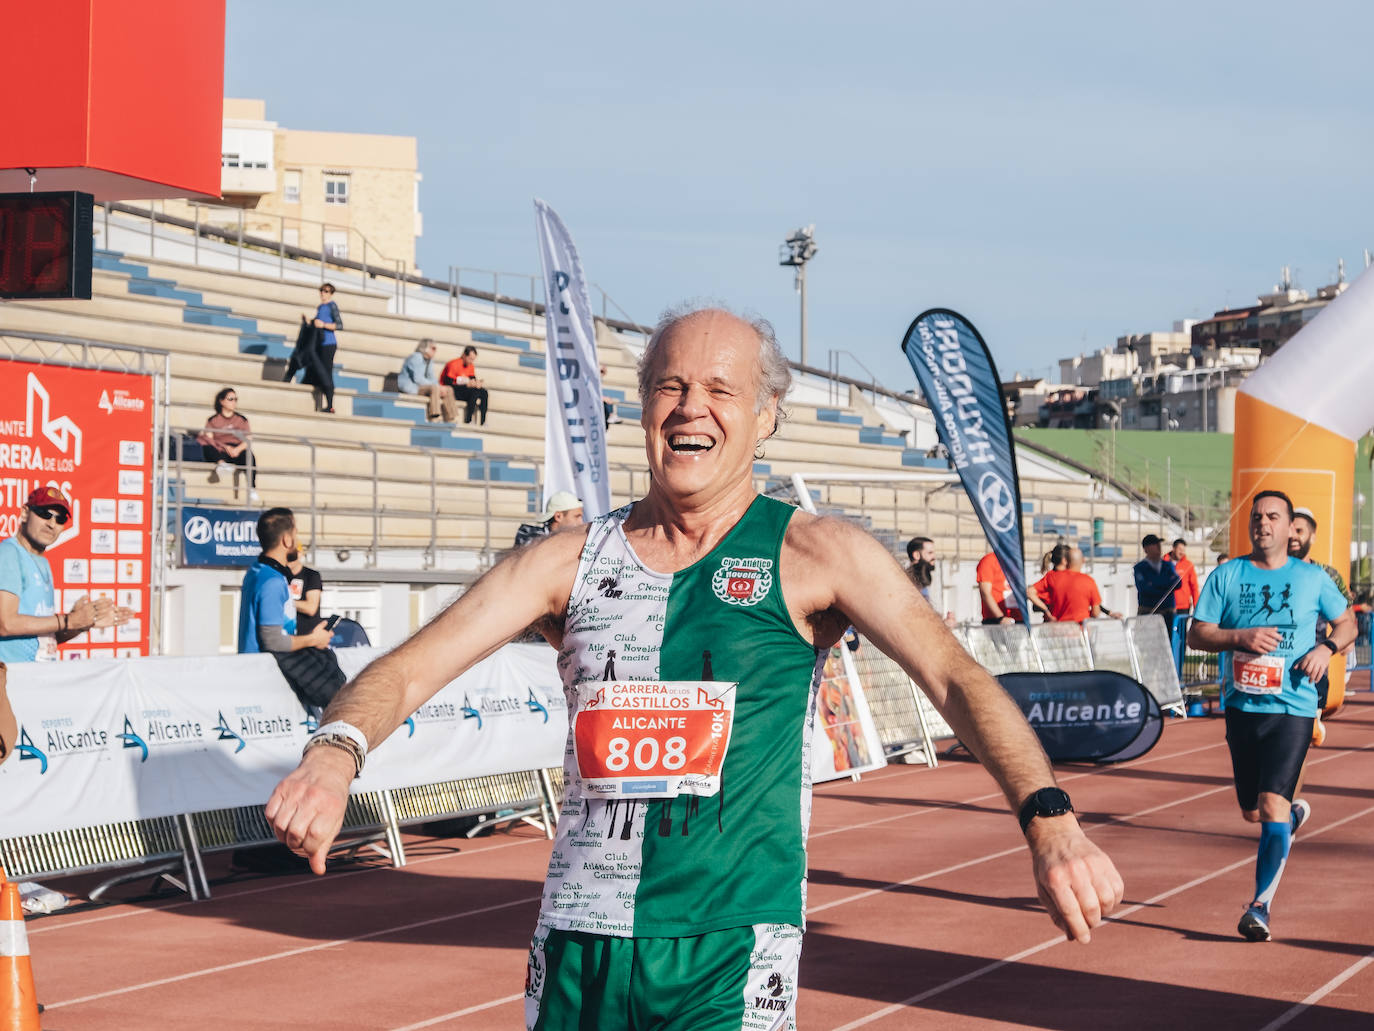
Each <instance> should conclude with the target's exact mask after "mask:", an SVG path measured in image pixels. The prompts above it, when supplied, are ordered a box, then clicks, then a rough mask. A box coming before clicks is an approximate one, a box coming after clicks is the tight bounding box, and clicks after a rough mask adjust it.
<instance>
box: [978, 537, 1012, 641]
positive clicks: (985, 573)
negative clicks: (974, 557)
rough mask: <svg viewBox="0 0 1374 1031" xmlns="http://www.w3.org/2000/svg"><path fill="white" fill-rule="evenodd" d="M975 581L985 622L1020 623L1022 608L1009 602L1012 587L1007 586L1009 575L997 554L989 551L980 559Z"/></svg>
mask: <svg viewBox="0 0 1374 1031" xmlns="http://www.w3.org/2000/svg"><path fill="white" fill-rule="evenodd" d="M973 576H974V581H975V582H976V583H977V584H978V598H979V601H981V602H982V605H983V623H984V624H985V625H986V624H992V623H1002V624H1010V623H1019V622H1021V610H1020V609H1018V608H1017V607H1016V606H1015V605H1009V604H1007V595H1008V594H1010V593H1011V588H1010V587H1008V586H1007V575H1006V574H1005V573H1004V572H1002V564H1001V563H1000V562H998V561H997V556H996V555H995V554H993V553H992V552H991V551H989V552H988V553H987V554H986V555H984V556H983V557H982V558H980V559H979V560H978V566H977V568H976V569H975V570H974V574H973Z"/></svg>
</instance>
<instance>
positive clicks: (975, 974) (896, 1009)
mask: <svg viewBox="0 0 1374 1031" xmlns="http://www.w3.org/2000/svg"><path fill="white" fill-rule="evenodd" d="M1330 758H1333V759H1334V758H1337V757H1336V756H1331V757H1330ZM1209 794H1210V792H1209ZM1370 813H1374V806H1370V807H1369V808H1367V809H1362V810H1360V811H1359V812H1358V813H1352V814H1351V815H1349V816H1345V817H1342V818H1341V819H1339V820H1335V821H1333V822H1332V823H1328V824H1324V825H1322V826H1321V827H1316V828H1313V829H1312V830H1311V831H1308V832H1306V833H1305V834H1304V835H1303V839H1304V840H1306V839H1308V838H1315V837H1317V836H1318V835H1321V834H1325V833H1326V832H1327V831H1331V830H1335V829H1336V828H1337V827H1340V826H1342V825H1344V824H1347V823H1350V822H1351V821H1352V820H1358V819H1361V818H1362V817H1365V816H1368V815H1369V814H1370ZM1254 861H1255V860H1254V858H1253V857H1252V856H1247V857H1246V858H1244V859H1239V860H1237V861H1236V862H1234V863H1232V864H1230V865H1229V866H1223V867H1221V868H1220V869H1217V870H1213V871H1212V872H1211V873H1208V874H1204V875H1203V876H1201V877H1195V878H1194V879H1193V880H1191V881H1188V882H1186V883H1184V884H1180V885H1178V886H1177V887H1174V888H1170V889H1169V890H1168V891H1163V892H1160V893H1159V894H1158V895H1156V896H1154V898H1150V899H1146V900H1145V901H1144V902H1138V903H1136V904H1135V905H1134V906H1128V907H1127V908H1125V909H1123V910H1121V911H1120V912H1118V913H1113V914H1112V915H1111V916H1109V917H1107V919H1106V920H1105V921H1104V923H1115V922H1116V921H1119V920H1124V919H1125V918H1126V917H1128V916H1133V915H1134V914H1136V913H1139V912H1140V911H1141V910H1142V909H1148V908H1149V907H1151V906H1156V905H1158V904H1159V903H1161V902H1164V901H1165V900H1167V899H1170V898H1173V897H1174V896H1175V895H1179V894H1182V893H1183V892H1185V891H1190V890H1192V889H1193V888H1196V887H1198V886H1199V885H1202V884H1206V883H1207V882H1208V881H1211V880H1215V879H1216V878H1218V877H1221V876H1223V875H1224V874H1228V873H1231V872H1232V871H1234V870H1239V869H1241V868H1242V867H1245V866H1250V865H1252V864H1253V863H1254ZM1066 941H1067V939H1066V938H1065V937H1064V936H1063V935H1058V936H1056V937H1054V938H1049V939H1047V940H1045V941H1043V942H1041V943H1040V944H1039V945H1032V946H1031V947H1030V948H1028V949H1022V950H1021V951H1020V952H1017V953H1013V954H1012V955H1010V956H1006V957H1004V958H1003V959H998V960H993V961H992V962H991V963H987V964H984V965H983V966H981V967H979V968H978V969H977V970H972V971H969V972H968V973H967V974H963V975H961V976H960V977H956V978H953V979H952V980H949V981H946V982H944V983H943V984H938V985H936V986H935V987H933V988H928V989H927V990H926V991H924V992H921V993H920V994H919V995H913V996H911V997H910V998H909V999H903V1000H902V1001H901V1002H896V1003H893V1004H892V1005H890V1006H884V1007H883V1008H882V1009H880V1010H875V1011H874V1012H873V1013H870V1014H868V1015H867V1016H864V1017H860V1018H859V1019H858V1020H852V1021H850V1022H849V1023H848V1024H842V1025H840V1026H839V1027H837V1028H835V1029H834V1031H853V1029H854V1028H858V1027H863V1026H865V1025H866V1024H871V1023H873V1022H874V1021H875V1020H881V1019H882V1018H883V1017H888V1016H891V1015H892V1014H894V1013H900V1012H901V1011H902V1010H904V1009H906V1008H908V1007H910V1006H914V1005H916V1004H918V1003H921V1002H924V1001H926V1000H927V999H932V998H934V997H935V996H937V995H942V994H944V993H945V992H947V991H949V990H950V989H952V988H958V987H959V986H960V985H964V984H968V983H969V982H970V981H975V980H977V979H978V978H980V977H982V976H983V975H984V974H990V973H992V972H993V971H994V970H1000V969H1001V968H1002V967H1005V966H1007V965H1008V964H1011V963H1019V962H1020V961H1021V960H1023V959H1026V958H1027V957H1028V956H1033V955H1035V954H1036V953H1038V952H1044V951H1045V950H1046V949H1050V948H1053V947H1054V946H1056V945H1063V944H1065V942H1066ZM1371 960H1374V953H1371V954H1370V955H1369V956H1366V957H1365V959H1364V960H1361V961H1360V963H1357V964H1355V966H1354V967H1352V968H1351V969H1349V970H1348V971H1347V972H1346V973H1345V974H1344V975H1342V976H1340V977H1337V978H1335V979H1333V980H1332V981H1331V982H1329V983H1328V984H1327V985H1326V986H1324V987H1323V988H1320V989H1318V991H1317V992H1316V993H1314V994H1313V996H1309V999H1308V1000H1304V1001H1303V1002H1302V1003H1299V1004H1298V1006H1295V1007H1294V1008H1293V1009H1292V1010H1290V1011H1289V1012H1288V1013H1286V1014H1284V1016H1282V1017H1280V1018H1279V1020H1278V1022H1276V1023H1274V1024H1272V1025H1270V1027H1280V1026H1281V1025H1282V1024H1283V1023H1286V1022H1287V1021H1288V1020H1291V1019H1292V1018H1293V1017H1295V1016H1297V1012H1298V1011H1299V1010H1300V1009H1301V1008H1303V1007H1304V1006H1306V1005H1310V1004H1311V1003H1310V1000H1311V999H1313V998H1320V997H1321V996H1322V995H1324V994H1325V993H1326V992H1328V991H1331V990H1333V989H1335V988H1336V987H1338V986H1339V985H1340V984H1341V982H1342V981H1343V980H1345V978H1347V977H1350V976H1353V975H1354V974H1355V973H1356V972H1357V970H1358V969H1359V968H1360V966H1361V964H1363V963H1367V962H1370V961H1371ZM1265 1031H1269V1029H1268V1028H1266V1029H1265Z"/></svg>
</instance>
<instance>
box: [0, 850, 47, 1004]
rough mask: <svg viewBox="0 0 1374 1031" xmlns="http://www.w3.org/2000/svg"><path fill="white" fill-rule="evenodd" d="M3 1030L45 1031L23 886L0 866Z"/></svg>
mask: <svg viewBox="0 0 1374 1031" xmlns="http://www.w3.org/2000/svg"><path fill="white" fill-rule="evenodd" d="M0 1031H42V1029H41V1027H40V1025H39V1023H38V992H37V991H36V990H35V989H34V987H33V964H32V963H30V962H29V936H28V933H27V932H26V931H25V930H24V906H23V904H22V903H21V902H20V901H19V885H17V884H11V883H10V882H9V881H8V880H7V879H6V877H5V870H4V867H0Z"/></svg>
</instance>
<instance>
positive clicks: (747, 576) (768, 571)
mask: <svg viewBox="0 0 1374 1031" xmlns="http://www.w3.org/2000/svg"><path fill="white" fill-rule="evenodd" d="M772 587H773V560H772V559H771V558H723V559H721V560H720V568H719V569H717V570H716V571H715V573H714V574H713V575H712V576H711V589H712V590H713V591H715V593H716V597H717V598H719V599H720V600H721V601H723V602H725V603H726V604H727V605H743V606H746V607H747V606H750V605H757V604H758V603H759V602H761V601H763V599H764V598H766V597H768V592H769V590H771V589H772Z"/></svg>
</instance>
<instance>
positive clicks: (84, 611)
mask: <svg viewBox="0 0 1374 1031" xmlns="http://www.w3.org/2000/svg"><path fill="white" fill-rule="evenodd" d="M93 626H95V605H94V604H92V602H91V596H90V595H89V594H83V595H82V596H81V597H80V598H77V599H76V604H75V605H73V606H72V610H71V611H70V612H68V613H67V629H68V630H88V629H90V628H91V627H93Z"/></svg>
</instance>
